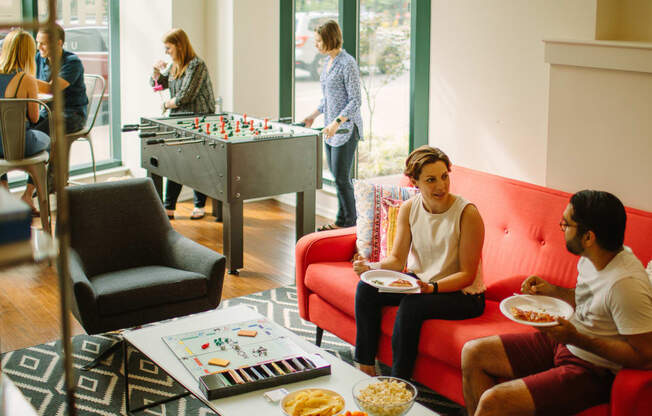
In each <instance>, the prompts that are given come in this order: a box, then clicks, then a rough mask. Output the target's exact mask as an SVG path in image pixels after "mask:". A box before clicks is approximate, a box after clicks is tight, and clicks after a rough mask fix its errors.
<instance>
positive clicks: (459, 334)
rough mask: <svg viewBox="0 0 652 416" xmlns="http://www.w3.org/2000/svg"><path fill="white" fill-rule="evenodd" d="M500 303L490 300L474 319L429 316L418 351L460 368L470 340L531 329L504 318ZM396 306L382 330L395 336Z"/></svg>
mask: <svg viewBox="0 0 652 416" xmlns="http://www.w3.org/2000/svg"><path fill="white" fill-rule="evenodd" d="M498 305H499V302H494V301H487V302H486V304H485V309H484V313H483V314H482V315H481V316H478V317H477V318H473V319H464V320H460V321H449V320H444V319H430V320H428V321H426V322H425V323H424V324H423V326H422V327H421V336H420V337H419V353H420V354H427V355H429V356H431V357H433V358H435V359H438V360H440V361H443V362H445V363H446V364H448V365H451V366H454V367H456V368H460V367H461V366H462V363H461V354H462V347H463V346H464V344H465V343H466V342H467V341H470V340H472V339H476V338H482V337H487V336H490V335H497V334H515V333H525V332H532V331H535V329H534V328H533V327H531V326H527V325H523V324H517V323H516V322H514V321H510V320H509V319H507V318H505V316H503V314H502V313H501V312H500V309H499V308H498ZM397 310H398V308H397V307H395V306H392V307H388V308H385V309H384V310H383V320H382V323H381V330H382V332H383V333H384V334H385V335H387V336H388V337H391V336H392V330H393V326H394V319H395V318H396V311H397Z"/></svg>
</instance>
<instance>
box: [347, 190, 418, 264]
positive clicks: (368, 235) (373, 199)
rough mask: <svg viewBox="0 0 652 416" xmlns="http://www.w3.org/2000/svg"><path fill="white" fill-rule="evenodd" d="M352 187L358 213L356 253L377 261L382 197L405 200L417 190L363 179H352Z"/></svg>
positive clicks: (378, 256)
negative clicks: (376, 183) (377, 183)
mask: <svg viewBox="0 0 652 416" xmlns="http://www.w3.org/2000/svg"><path fill="white" fill-rule="evenodd" d="M353 188H354V193H355V208H356V210H357V213H358V219H357V223H356V234H357V242H356V245H357V247H358V253H359V254H360V255H361V256H363V257H364V258H366V259H368V260H369V261H379V258H380V229H381V226H380V222H381V215H382V207H381V204H382V202H381V201H382V198H390V199H394V200H401V201H405V200H408V199H410V198H411V197H413V196H414V195H416V193H417V192H419V190H418V189H417V188H403V187H400V186H398V185H374V184H372V183H369V182H366V181H364V180H354V181H353Z"/></svg>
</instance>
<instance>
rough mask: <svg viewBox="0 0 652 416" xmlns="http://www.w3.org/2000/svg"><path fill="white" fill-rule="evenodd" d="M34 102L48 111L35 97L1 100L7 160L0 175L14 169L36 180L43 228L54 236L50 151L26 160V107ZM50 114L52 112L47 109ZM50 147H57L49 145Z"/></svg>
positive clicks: (0, 129) (0, 167)
mask: <svg viewBox="0 0 652 416" xmlns="http://www.w3.org/2000/svg"><path fill="white" fill-rule="evenodd" d="M30 102H35V103H37V104H40V105H42V106H43V107H44V108H46V109H47V106H46V105H45V103H44V102H43V101H41V100H36V99H33V98H1V99H0V132H2V149H3V152H4V159H0V175H1V174H4V173H7V172H9V171H11V170H22V171H24V172H27V173H28V174H29V175H30V176H31V177H32V180H33V181H34V185H35V186H36V194H37V195H38V205H39V210H40V211H41V224H42V226H43V229H44V230H45V231H46V232H47V233H48V234H51V230H50V229H51V227H50V200H49V197H48V181H47V167H46V166H47V163H48V160H49V155H48V152H46V151H43V152H41V153H38V154H36V155H33V156H29V157H25V125H26V121H27V104H28V103H30ZM47 111H48V113H50V110H49V109H47ZM49 120H50V131H54V126H53V122H52V114H51V113H50V114H49ZM50 147H51V148H52V147H54V146H52V145H51V146H50Z"/></svg>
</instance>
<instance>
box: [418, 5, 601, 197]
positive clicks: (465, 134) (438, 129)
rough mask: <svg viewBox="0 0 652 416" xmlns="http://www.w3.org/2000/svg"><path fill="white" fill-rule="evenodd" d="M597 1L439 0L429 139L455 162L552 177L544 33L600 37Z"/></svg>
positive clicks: (528, 177)
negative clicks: (548, 163) (548, 158)
mask: <svg viewBox="0 0 652 416" xmlns="http://www.w3.org/2000/svg"><path fill="white" fill-rule="evenodd" d="M595 7H596V6H595V0H577V1H572V2H568V1H566V0H528V1H522V0H492V1H491V2H478V1H476V0H456V1H449V0H433V1H432V5H431V13H432V19H431V38H430V39H431V44H430V45H431V61H430V65H431V69H430V74H431V76H430V127H429V130H430V139H429V142H430V144H432V145H436V146H439V147H441V148H442V149H443V150H444V151H446V152H447V153H448V154H449V155H450V157H451V158H452V160H453V163H456V164H459V165H462V166H466V167H470V168H473V169H478V170H481V171H485V172H490V173H495V174H498V175H503V176H507V177H511V178H515V179H519V180H524V181H527V182H532V183H536V184H541V185H545V177H546V155H547V103H548V65H547V64H545V63H544V61H543V42H542V39H544V38H546V37H571V38H584V39H593V38H594V35H595Z"/></svg>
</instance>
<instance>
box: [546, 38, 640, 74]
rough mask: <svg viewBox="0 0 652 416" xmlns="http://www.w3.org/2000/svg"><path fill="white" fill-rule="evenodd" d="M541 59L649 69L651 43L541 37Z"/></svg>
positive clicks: (631, 68)
mask: <svg viewBox="0 0 652 416" xmlns="http://www.w3.org/2000/svg"><path fill="white" fill-rule="evenodd" d="M543 42H544V43H545V52H544V60H545V62H547V63H549V64H551V65H571V66H582V67H589V68H600V69H611V70H620V71H634V72H648V73H652V43H648V42H619V41H606V40H577V39H544V41H543Z"/></svg>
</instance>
